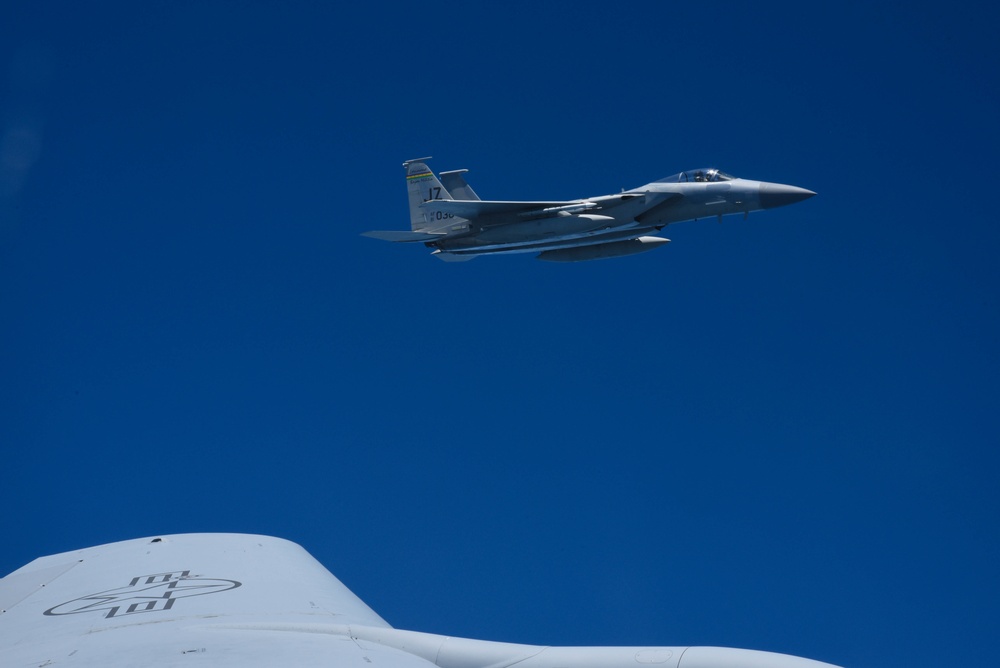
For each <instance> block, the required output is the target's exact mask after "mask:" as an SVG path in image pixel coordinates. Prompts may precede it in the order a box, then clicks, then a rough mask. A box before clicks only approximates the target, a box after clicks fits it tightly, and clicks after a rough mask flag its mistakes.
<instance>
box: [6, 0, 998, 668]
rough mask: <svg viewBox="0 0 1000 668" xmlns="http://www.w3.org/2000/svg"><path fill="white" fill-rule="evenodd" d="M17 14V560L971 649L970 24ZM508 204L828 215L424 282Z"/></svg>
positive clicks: (315, 10) (208, 11)
mask: <svg viewBox="0 0 1000 668" xmlns="http://www.w3.org/2000/svg"><path fill="white" fill-rule="evenodd" d="M146 4H147V5H152V6H142V7H139V6H136V5H135V4H134V3H101V4H99V5H98V6H94V7H83V6H79V5H76V4H72V5H70V4H69V3H67V4H66V5H65V6H64V5H61V4H59V3H19V6H8V7H6V8H5V9H3V10H2V12H3V13H2V16H0V58H2V61H0V64H2V65H3V70H2V76H3V77H4V79H3V87H2V88H0V95H3V97H2V98H0V100H2V103H0V123H2V124H3V126H2V128H3V137H4V139H3V145H2V151H3V153H2V158H3V159H2V161H0V162H2V167H0V216H2V218H0V406H2V407H3V409H2V413H0V445H2V448H3V452H4V458H5V462H6V465H5V466H3V467H2V468H0V503H2V507H3V508H5V509H6V511H5V512H3V513H2V514H0V536H2V538H0V547H2V549H0V571H2V572H4V573H6V572H9V571H11V570H14V569H15V568H17V567H19V566H21V565H22V564H24V563H26V562H27V561H30V560H31V559H32V558H34V557H36V556H40V555H42V554H48V553H53V552H58V551H63V550H68V549H75V548H79V547H84V546H88V545H94V544H99V543H103V542H108V541H114V540H121V539H126V538H132V537H138V536H146V535H152V534H156V533H173V532H189V531H240V532H255V533H266V534H273V535H278V536H282V537H285V538H289V539H292V540H295V541H297V542H299V543H301V544H302V545H303V546H305V547H306V548H307V549H308V550H309V551H310V552H312V553H313V554H314V556H316V557H317V558H318V559H319V560H320V561H322V562H323V563H324V564H325V565H326V566H327V567H328V568H329V569H330V570H331V571H333V572H334V573H335V574H336V575H337V576H338V577H340V578H341V579H342V580H343V581H344V582H345V583H346V584H347V585H348V586H350V587H351V588H352V589H353V590H354V591H355V592H356V593H358V595H360V596H361V597H362V598H363V599H365V600H366V601H367V602H368V603H369V604H370V605H372V607H374V608H375V609H376V610H377V611H378V612H379V613H380V614H381V615H382V616H383V617H385V618H386V619H387V620H388V621H389V622H390V623H392V624H393V625H395V626H397V627H401V628H412V629H416V630H424V631H431V632H439V633H447V634H452V635H462V636H469V637H479V638H489V639H496V640H508V641H517V642H534V643H550V644H664V645H671V644H713V645H728V646H736V647H749V648H758V649H767V650H773V651H782V652H788V653H793V654H799V655H803V656H809V657H812V658H816V659H821V660H825V661H830V662H833V663H838V664H841V665H845V666H852V667H853V666H858V667H861V666H865V667H867V666H872V667H876V666H877V667H882V666H904V665H915V664H917V663H920V664H927V665H988V664H989V663H991V662H993V661H994V660H995V651H994V649H993V642H992V637H993V636H994V635H995V630H996V627H997V621H998V616H997V612H996V600H997V597H998V594H1000V581H998V576H997V569H996V564H997V563H1000V548H998V538H1000V536H998V529H997V526H998V519H1000V518H998V511H1000V492H998V488H997V480H998V456H997V445H998V441H1000V419H998V417H997V409H996V406H997V404H998V401H1000V368H998V367H1000V364H998V362H1000V359H998V357H1000V356H998V348H997V340H998V335H1000V299H998V292H1000V290H998V288H1000V281H998V276H997V270H996V261H995V255H996V248H997V246H998V242H1000V231H998V229H997V226H996V224H995V223H996V214H995V201H994V200H995V196H994V195H995V193H994V191H995V190H996V188H995V186H994V185H992V183H993V181H994V180H995V179H996V178H997V171H996V157H997V154H998V132H997V125H996V117H997V107H998V105H997V100H998V85H997V84H998V75H997V72H998V64H1000V63H998V62H997V56H996V50H995V48H994V39H995V37H994V35H993V32H994V31H993V26H995V25H996V23H997V18H998V17H997V16H996V10H994V9H992V8H986V7H985V6H980V5H977V4H969V5H962V4H959V5H947V6H944V5H938V4H934V5H930V4H927V5H926V6H921V5H919V4H918V5H911V6H908V7H907V9H906V11H905V12H901V11H898V10H897V9H895V8H893V7H891V6H888V5H886V6H872V5H871V4H870V3H847V4H844V3H838V4H836V5H831V6H829V7H819V8H817V7H813V6H811V5H806V4H799V3H765V4H763V5H761V4H754V5H729V4H716V3H693V4H686V5H681V4H675V3H635V4H629V5H625V6H620V7H619V6H612V5H608V4H604V3H600V4H599V3H587V2H583V3H580V2H576V3H544V4H542V3H519V2H513V3H510V2H509V3H503V4H496V5H490V6H480V5H475V6H472V5H468V4H462V3H437V4H434V5H429V4H425V3H411V4H408V5H405V6H404V5H400V6H395V5H393V4H379V3H370V4H359V5H356V6H352V7H351V8H348V9H344V8H339V7H335V6H333V5H332V4H329V5H327V4H322V3H300V4H298V5H294V6H292V7H279V6H278V5H277V3H274V4H267V3H231V2H213V1H209V2H199V3H170V4H166V3H146ZM424 155H434V156H435V158H434V160H433V161H432V162H431V165H432V166H433V167H434V168H436V169H439V170H440V169H456V168H463V167H464V168H469V169H470V170H471V171H470V173H469V174H468V178H469V180H470V182H471V183H472V185H473V186H474V187H475V188H476V190H477V191H478V192H479V194H480V195H481V196H483V197H484V198H491V199H570V198H576V197H582V196H587V195H598V194H605V193H610V192H615V191H617V190H619V189H620V188H623V187H625V188H631V187H635V186H638V185H641V184H643V183H646V182H648V181H651V180H655V179H657V178H661V177H663V176H666V175H668V174H671V173H675V172H678V171H680V170H682V169H689V168H694V167H702V166H707V165H712V166H716V167H719V168H722V169H724V170H726V171H728V172H730V173H733V174H736V175H740V176H744V177H747V178H753V179H760V180H766V181H775V182H781V183H790V184H794V185H797V186H802V187H806V188H809V189H812V190H815V191H816V192H818V193H819V195H818V196H817V197H815V198H813V199H811V200H809V201H807V202H804V203H802V204H799V205H796V206H793V207H788V208H785V209H778V210H772V211H768V212H762V213H759V214H755V215H751V216H750V219H749V220H748V221H746V222H744V221H742V220H740V219H738V218H734V219H732V220H729V219H727V220H726V221H724V222H723V224H721V225H719V224H716V223H715V222H707V221H702V222H699V223H684V224H680V225H677V226H676V227H671V228H668V229H667V230H666V235H667V236H669V237H670V238H671V239H672V240H673V243H671V244H670V245H669V246H666V247H663V248H660V249H658V250H656V251H654V252H651V253H648V254H644V255H641V256H636V257H630V258H621V259H615V260H608V261H603V262H592V263H583V264H579V265H553V264H549V263H542V262H537V261H535V260H533V259H531V258H530V256H523V257H522V256H514V257H506V258H481V259H477V260H475V261H474V262H470V263H464V264H460V265H448V264H445V263H442V262H439V261H437V260H435V259H433V258H431V257H429V256H428V254H427V252H426V250H425V249H423V248H421V247H419V246H417V247H414V246H406V245H401V244H387V243H384V242H378V241H375V240H372V239H367V238H362V237H360V236H359V234H360V233H361V232H363V231H365V230H369V229H397V228H398V229H403V228H405V227H406V224H407V211H406V197H405V186H404V183H403V176H404V172H403V170H402V168H401V167H400V163H401V162H402V161H403V160H405V159H408V158H414V157H418V156H424Z"/></svg>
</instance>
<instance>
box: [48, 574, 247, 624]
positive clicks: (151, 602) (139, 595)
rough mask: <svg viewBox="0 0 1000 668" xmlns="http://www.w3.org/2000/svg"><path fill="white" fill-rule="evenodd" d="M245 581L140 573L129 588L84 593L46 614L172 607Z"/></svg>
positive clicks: (128, 612) (125, 612)
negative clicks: (184, 599) (181, 601)
mask: <svg viewBox="0 0 1000 668" xmlns="http://www.w3.org/2000/svg"><path fill="white" fill-rule="evenodd" d="M241 584H242V583H240V582H237V581H236V580H220V579H215V578H203V577H201V576H198V575H191V571H174V572H171V573H156V574H154V575H140V576H138V577H134V578H132V581H131V582H130V583H129V584H128V586H126V587H119V588H117V589H109V590H107V591H102V592H98V593H96V594H89V595H88V596H81V597H80V598H75V599H73V600H72V601H67V602H66V603H60V604H59V605H57V606H55V607H54V608H49V609H48V610H46V611H45V614H46V615H50V616H54V615H75V614H78V613H81V612H98V611H100V612H104V611H107V614H105V615H104V617H105V619H107V618H110V617H122V616H125V615H133V614H138V613H142V612H161V611H164V610H170V609H171V608H172V607H173V605H174V602H175V601H176V600H177V599H180V598H188V597H190V596H203V595H205V594H217V593H219V592H223V591H228V590H230V589H236V588H237V587H239V586H240V585H241Z"/></svg>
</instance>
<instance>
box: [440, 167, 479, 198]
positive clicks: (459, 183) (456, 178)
mask: <svg viewBox="0 0 1000 668" xmlns="http://www.w3.org/2000/svg"><path fill="white" fill-rule="evenodd" d="M467 171H469V170H467V169H456V170H455V171H452V172H441V175H440V176H441V182H442V183H444V187H445V188H447V189H448V192H450V193H451V196H452V197H454V198H455V199H465V200H476V201H478V200H479V195H477V194H476V191H475V190H473V189H472V186H470V185H469V184H468V183H466V182H465V177H464V176H462V175H463V174H465V173H466V172H467Z"/></svg>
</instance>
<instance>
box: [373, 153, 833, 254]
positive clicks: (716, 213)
mask: <svg viewBox="0 0 1000 668" xmlns="http://www.w3.org/2000/svg"><path fill="white" fill-rule="evenodd" d="M428 159H429V158H419V159H417V160H407V161H406V162H404V163H403V167H404V168H405V169H406V187H407V192H408V196H409V204H410V230H409V231H408V232H407V231H402V230H396V231H386V230H376V231H373V232H365V233H364V234H365V236H369V237H373V238H375V239H382V240H385V241H400V242H422V243H424V244H425V245H426V246H427V247H429V248H432V249H434V252H433V255H436V256H437V257H439V258H441V259H442V260H448V261H463V260H471V259H472V258H474V257H478V256H480V255H497V254H504V253H538V258H539V259H540V260H551V261H554V262H576V261H579V260H595V259H599V258H606V257H617V256H620V255H632V254H635V253H642V252H644V251H647V250H651V249H653V248H656V247H658V246H662V245H664V244H666V243H667V242H668V241H669V239H666V238H664V237H660V236H655V234H656V233H658V232H660V231H661V230H662V229H663V228H664V227H666V226H667V225H670V224H672V223H678V222H681V221H685V220H698V219H699V218H709V219H713V218H715V219H718V220H722V217H723V216H726V215H733V214H739V215H742V216H743V218H746V217H747V216H748V215H749V214H750V212H751V211H759V210H761V209H771V208H774V207H777V206H784V205H786V204H793V203H795V202H800V201H802V200H804V199H808V198H809V197H812V196H813V195H815V194H816V193H814V192H812V191H811V190H806V189H805V188H797V187H795V186H787V185H783V184H780V183H767V182H765V181H751V180H748V179H740V178H735V177H733V176H729V175H728V174H725V173H723V172H720V171H719V170H717V169H695V170H690V171H687V172H680V173H679V174H675V175H674V176H670V177H667V178H665V179H660V180H658V181H653V182H652V183H647V184H646V185H644V186H640V187H638V188H633V189H632V190H627V191H623V192H621V193H618V194H614V195H601V196H598V197H587V198H583V199H575V200H553V201H517V200H514V201H505V200H500V201H490V200H482V199H480V197H479V195H477V194H476V192H475V191H474V190H473V189H472V187H471V186H469V184H468V182H467V181H466V180H465V176H464V174H465V172H466V171H467V170H464V169H459V170H454V171H449V172H441V175H440V176H441V178H440V179H439V178H438V177H437V176H435V175H434V172H432V171H431V170H430V168H429V167H428V166H427V164H426V160H428Z"/></svg>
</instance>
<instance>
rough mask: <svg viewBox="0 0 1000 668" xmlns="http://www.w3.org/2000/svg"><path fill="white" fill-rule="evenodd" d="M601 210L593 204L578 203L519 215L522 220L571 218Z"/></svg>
mask: <svg viewBox="0 0 1000 668" xmlns="http://www.w3.org/2000/svg"><path fill="white" fill-rule="evenodd" d="M598 208H600V207H599V206H598V205H597V204H594V203H593V202H577V203H576V204H566V205H564V206H550V207H548V208H546V209H536V210H534V211H526V212H524V213H521V214H518V215H519V216H521V217H522V218H551V217H553V216H569V215H572V214H574V213H579V212H580V211H589V210H590V209H598Z"/></svg>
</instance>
